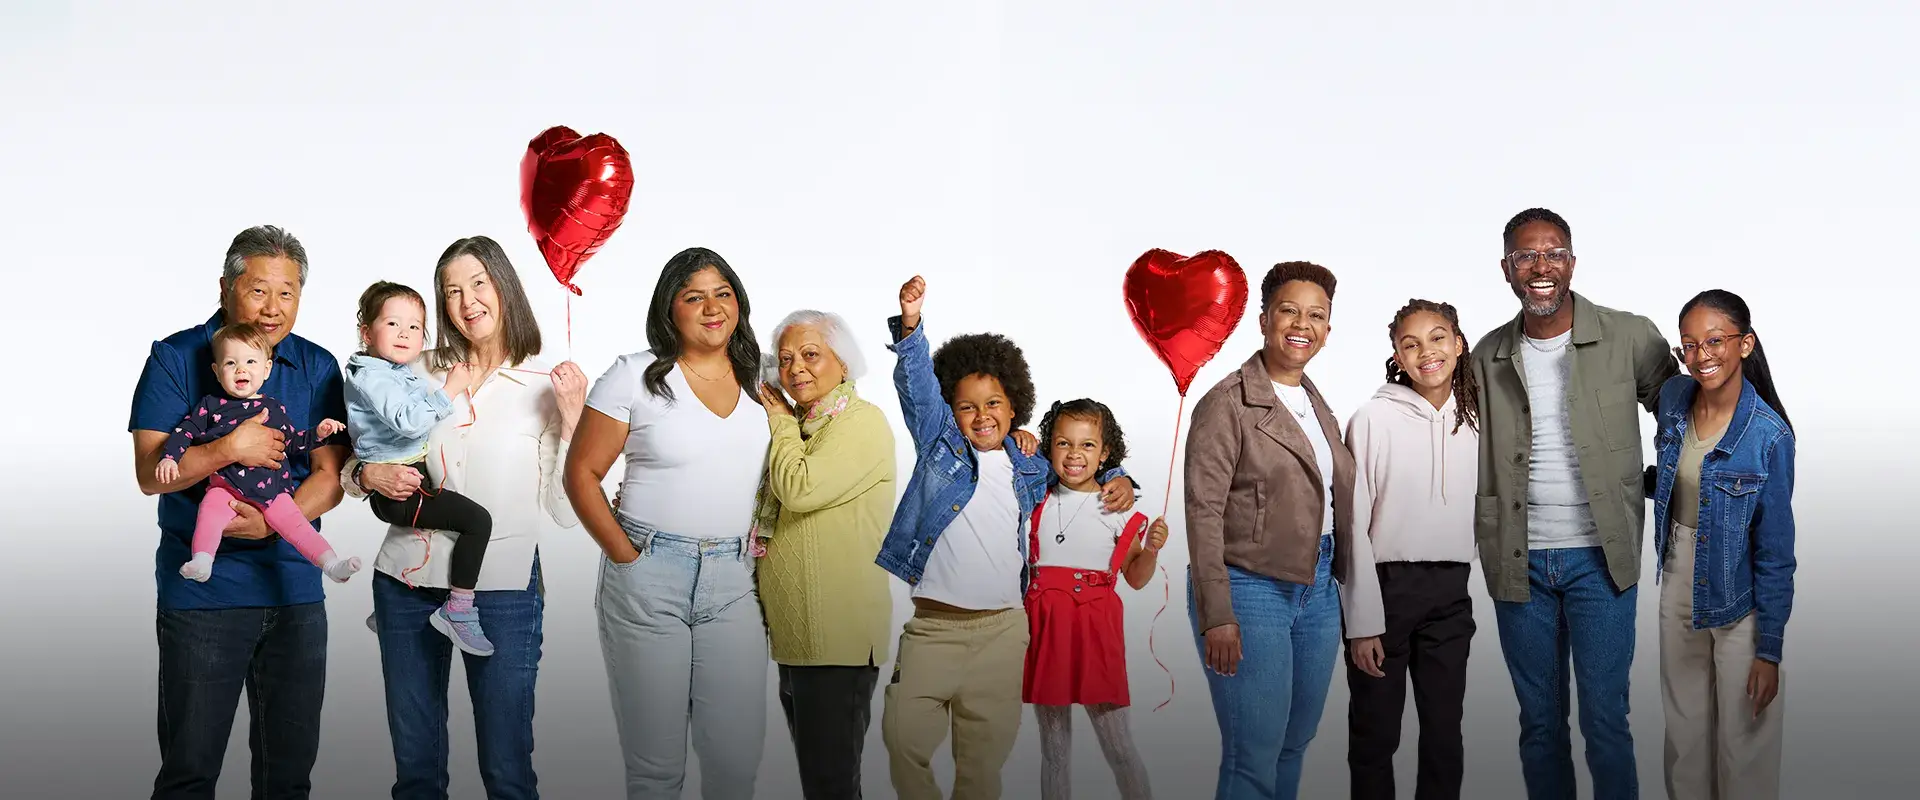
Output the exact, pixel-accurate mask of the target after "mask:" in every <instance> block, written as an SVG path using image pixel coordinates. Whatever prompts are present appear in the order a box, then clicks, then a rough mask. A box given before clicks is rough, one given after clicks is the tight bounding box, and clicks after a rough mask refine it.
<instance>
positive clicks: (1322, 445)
mask: <svg viewBox="0 0 1920 800" xmlns="http://www.w3.org/2000/svg"><path fill="white" fill-rule="evenodd" d="M1273 393H1274V394H1275V395H1278V396H1279V398H1280V407H1281V408H1283V409H1285V410H1286V411H1287V413H1289V414H1292V415H1293V421H1294V422H1295V423H1297V424H1298V425H1299V426H1300V430H1301V431H1303V432H1305V433H1306V434H1307V441H1308V442H1309V443H1311V444H1312V445H1313V461H1314V463H1315V464H1316V465H1317V466H1319V468H1320V487H1321V494H1322V495H1323V496H1324V497H1325V498H1326V499H1325V502H1326V507H1325V508H1324V509H1322V510H1323V511H1324V512H1325V513H1323V514H1321V515H1320V522H1321V524H1320V535H1321V536H1332V535H1333V445H1331V444H1329V443H1328V442H1327V431H1326V429H1325V428H1322V427H1320V415H1318V414H1316V413H1314V411H1313V398H1312V397H1310V396H1308V395H1307V387H1306V385H1305V384H1302V385H1300V386H1288V385H1286V384H1284V383H1281V382H1279V381H1274V382H1273Z"/></svg>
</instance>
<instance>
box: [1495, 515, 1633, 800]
mask: <svg viewBox="0 0 1920 800" xmlns="http://www.w3.org/2000/svg"><path fill="white" fill-rule="evenodd" d="M1527 584H1528V585H1527V601H1526V602H1524V603H1510V602H1504V601H1496V602H1495V603H1494V604H1493V610H1494V619H1495V620H1496V622H1497V623H1498V625H1499V628H1500V649H1501V652H1502V653H1503V654H1504V655H1505V656H1506V660H1507V673H1508V675H1510V676H1512V678H1513V693H1514V695H1515V696H1516V697H1517V698H1518V699H1519V701H1520V771H1521V774H1522V775H1524V776H1525V778H1526V783H1527V797H1528V798H1530V799H1531V800H1561V798H1565V799H1566V800H1573V798H1574V796H1575V795H1574V777H1573V739H1572V734H1571V733H1570V732H1569V730H1568V729H1567V715H1568V714H1569V713H1570V712H1571V711H1572V709H1571V708H1570V707H1569V704H1568V698H1567V678H1568V670H1567V663H1568V657H1569V656H1571V657H1572V663H1573V670H1572V677H1573V680H1574V684H1575V685H1576V686H1577V687H1578V688H1579V691H1580V735H1581V736H1582V737H1585V739H1586V741H1587V770H1588V771H1589V772H1591V773H1592V775H1593V796H1594V797H1595V798H1596V800H1627V799H1628V798H1637V797H1639V796H1640V779H1639V775H1638V773H1637V772H1635V770H1634V760H1633V733H1632V732H1631V731H1630V730H1628V729H1627V671H1628V670H1629V669H1631V668H1632V667H1633V616H1634V598H1635V597H1637V596H1638V595H1639V587H1638V586H1631V587H1628V588H1627V590H1626V591H1624V592H1622V591H1617V590H1615V589H1614V587H1613V579H1612V578H1610V577H1608V575H1607V560H1606V554H1605V552H1604V551H1602V550H1601V549H1600V548H1598V547H1584V548H1570V549H1559V550H1534V551H1532V552H1530V553H1528V554H1527Z"/></svg>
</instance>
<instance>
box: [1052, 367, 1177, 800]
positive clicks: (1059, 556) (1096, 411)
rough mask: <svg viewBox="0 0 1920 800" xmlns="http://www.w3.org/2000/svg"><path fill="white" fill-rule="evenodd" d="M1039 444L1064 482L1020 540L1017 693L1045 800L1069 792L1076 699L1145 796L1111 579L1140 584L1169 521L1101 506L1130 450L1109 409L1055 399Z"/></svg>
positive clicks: (1121, 772)
mask: <svg viewBox="0 0 1920 800" xmlns="http://www.w3.org/2000/svg"><path fill="white" fill-rule="evenodd" d="M1040 437H1041V442H1043V443H1044V445H1045V446H1046V448H1047V455H1048V458H1049V460H1051V461H1052V462H1053V472H1054V475H1055V476H1057V477H1058V479H1059V483H1058V484H1057V485H1056V486H1054V487H1053V489H1052V491H1050V492H1048V493H1047V497H1046V499H1045V500H1043V501H1041V503H1040V505H1038V506H1036V507H1035V508H1034V509H1033V519H1032V526H1031V531H1030V535H1031V536H1032V537H1033V538H1032V541H1031V542H1030V546H1029V547H1028V548H1027V552H1028V558H1029V559H1030V560H1031V564H1032V566H1033V568H1034V575H1033V581H1032V583H1031V584H1030V585H1029V588H1028V590H1027V597H1026V606H1027V626H1028V632H1029V634H1030V640H1029V643H1028V645H1027V665H1026V680H1025V683H1024V688H1023V690H1022V698H1021V699H1022V700H1024V701H1025V702H1027V703H1031V704H1033V711H1034V715H1035V716H1037V717H1038V718H1039V720H1040V748H1041V784H1040V786H1041V789H1040V796H1041V797H1042V798H1044V800H1065V798H1066V797H1067V796H1068V791H1069V790H1068V786H1069V783H1070V781H1069V777H1070V775H1071V772H1070V771H1069V770H1068V768H1067V758H1068V754H1069V753H1070V752H1071V751H1072V748H1071V744H1070V743H1071V740H1072V732H1073V718H1072V716H1071V710H1072V707H1073V706H1076V705H1080V706H1086V708H1087V717H1088V718H1089V719H1091V720H1092V721H1093V733H1094V735H1095V736H1097V737H1099V739H1100V750H1101V752H1102V753H1104V754H1106V757H1107V764H1108V765H1109V766H1111V767H1113V774H1114V778H1115V780H1116V781H1118V783H1119V785H1120V796H1121V797H1123V798H1126V800H1145V799H1146V798H1149V797H1151V796H1152V795H1151V792H1150V790H1149V788H1148V785H1147V769H1146V765H1145V764H1143V763H1142V762H1141V761H1140V754H1139V752H1138V751H1136V750H1135V749H1134V746H1133V733H1132V731H1131V730H1129V728H1128V725H1127V705H1128V695H1127V644H1126V614H1125V609H1124V608H1123V607H1122V606H1121V604H1120V595H1119V593H1118V592H1116V591H1114V583H1115V582H1116V581H1117V580H1118V578H1119V577H1120V576H1122V575H1124V576H1125V577H1126V580H1127V584H1128V585H1130V586H1132V587H1133V588H1135V589H1139V588H1141V587H1143V586H1145V585H1147V581H1148V580H1149V579H1151V578H1152V577H1153V570H1154V566H1155V564H1156V563H1157V562H1158V561H1159V557H1160V548H1161V546H1163V545H1165V544H1166V542H1167V523H1166V520H1165V519H1164V518H1163V519H1156V520H1154V521H1153V524H1152V526H1151V527H1149V526H1148V524H1147V518H1146V515H1144V514H1139V513H1134V512H1120V513H1111V514H1110V513H1107V512H1106V511H1105V510H1104V509H1103V508H1102V506H1101V505H1100V502H1099V500H1100V484H1099V483H1097V482H1096V480H1095V476H1098V475H1100V474H1101V473H1102V472H1103V471H1105V470H1107V469H1110V468H1112V467H1114V466H1117V465H1119V464H1120V462H1121V461H1122V460H1123V459H1125V458H1126V454H1127V445H1126V440H1125V438H1123V437H1122V436H1121V433H1120V425H1119V423H1117V422H1115V421H1114V418H1113V412H1112V411H1110V410H1108V409H1107V407H1106V406H1105V405H1102V404H1100V403H1096V402H1094V401H1092V400H1074V401H1072V402H1069V403H1054V404H1053V408H1052V409H1051V410H1049V411H1048V412H1047V414H1046V416H1045V417H1044V418H1043V419H1041V421H1040Z"/></svg>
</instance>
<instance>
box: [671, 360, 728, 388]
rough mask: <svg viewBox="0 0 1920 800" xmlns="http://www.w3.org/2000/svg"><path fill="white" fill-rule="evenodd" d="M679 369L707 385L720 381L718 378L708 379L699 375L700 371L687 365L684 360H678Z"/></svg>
mask: <svg viewBox="0 0 1920 800" xmlns="http://www.w3.org/2000/svg"><path fill="white" fill-rule="evenodd" d="M680 368H681V369H684V370H686V371H688V372H691V373H693V375H694V377H696V378H699V379H700V380H703V381H706V382H708V383H714V382H717V381H719V380H720V379H719V378H709V377H707V376H705V375H701V374H700V370H697V369H694V368H693V365H692V364H689V363H687V360H686V359H684V358H683V359H680Z"/></svg>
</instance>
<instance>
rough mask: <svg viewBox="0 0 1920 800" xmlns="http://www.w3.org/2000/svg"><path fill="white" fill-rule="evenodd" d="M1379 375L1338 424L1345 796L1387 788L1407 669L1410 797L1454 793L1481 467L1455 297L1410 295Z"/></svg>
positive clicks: (1378, 793) (1469, 367) (1390, 793)
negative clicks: (1414, 758)
mask: <svg viewBox="0 0 1920 800" xmlns="http://www.w3.org/2000/svg"><path fill="white" fill-rule="evenodd" d="M1388 333H1389V336H1390V337H1391V340H1392V342H1393V357H1392V358H1389V359H1388V360H1387V383H1386V385H1385V386H1382V387H1380V391H1378V392H1376V393H1375V394H1374V396H1373V399H1372V400H1370V401H1368V402H1367V404H1366V405H1364V406H1361V407H1360V410H1359V411H1358V412H1356V413H1355V414H1354V415H1353V419H1352V420H1351V421H1349V422H1348V424H1347V446H1348V447H1349V448H1350V449H1351V450H1352V451H1353V457H1354V461H1355V476H1354V484H1353V504H1354V514H1355V516H1354V524H1353V529H1352V530H1353V532H1352V534H1351V537H1350V538H1351V539H1352V541H1343V542H1341V543H1340V544H1339V546H1340V547H1343V548H1346V552H1347V553H1348V558H1347V565H1348V568H1349V569H1348V572H1347V574H1344V575H1340V576H1337V577H1339V579H1340V607H1341V610H1342V613H1343V614H1344V616H1345V621H1346V637H1347V686H1348V689H1349V693H1350V694H1351V697H1352V701H1351V702H1352V705H1351V706H1350V708H1349V709H1348V714H1347V720H1348V725H1349V732H1348V749H1347V764H1348V767H1349V769H1350V770H1351V777H1352V788H1351V796H1352V797H1355V798H1392V797H1394V796H1395V795H1394V786H1393V753H1394V751H1395V750H1396V749H1398V748H1399V746H1400V718H1401V713H1402V711H1403V709H1404V708H1405V705H1406V695H1407V679H1408V677H1409V676H1411V677H1412V679H1413V691H1414V703H1415V706H1416V710H1417V712H1418V714H1419V718H1420V771H1419V777H1418V787H1419V788H1418V792H1417V796H1419V797H1421V798H1458V797H1459V796H1460V782H1461V777H1462V773H1463V771H1464V766H1463V760H1464V755H1463V747H1462V744H1461V737H1460V718H1461V714H1462V706H1463V703H1464V701H1465V697H1466V690H1467V650H1468V645H1469V644H1471V643H1472V640H1473V632H1474V624H1473V601H1472V600H1470V599H1469V598H1468V597H1467V578H1468V575H1469V574H1470V571H1471V569H1472V563H1473V559H1474V555H1475V548H1474V539H1473V496H1474V488H1475V484H1476V482H1477V480H1478V465H1479V421H1478V402H1477V400H1478V393H1479V384H1478V381H1477V380H1476V379H1475V376H1474V374H1473V360H1472V359H1471V358H1469V357H1468V355H1467V340H1466V337H1464V336H1463V335H1461V333H1460V317H1459V314H1458V313H1457V312H1455V311H1454V308H1453V306H1451V305H1448V304H1446V303H1435V302H1432V301H1428V300H1410V301H1408V302H1407V305H1406V306H1405V307H1403V308H1401V309H1400V311H1399V312H1398V313H1396V314H1394V315H1393V324H1391V325H1390V326H1388Z"/></svg>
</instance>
